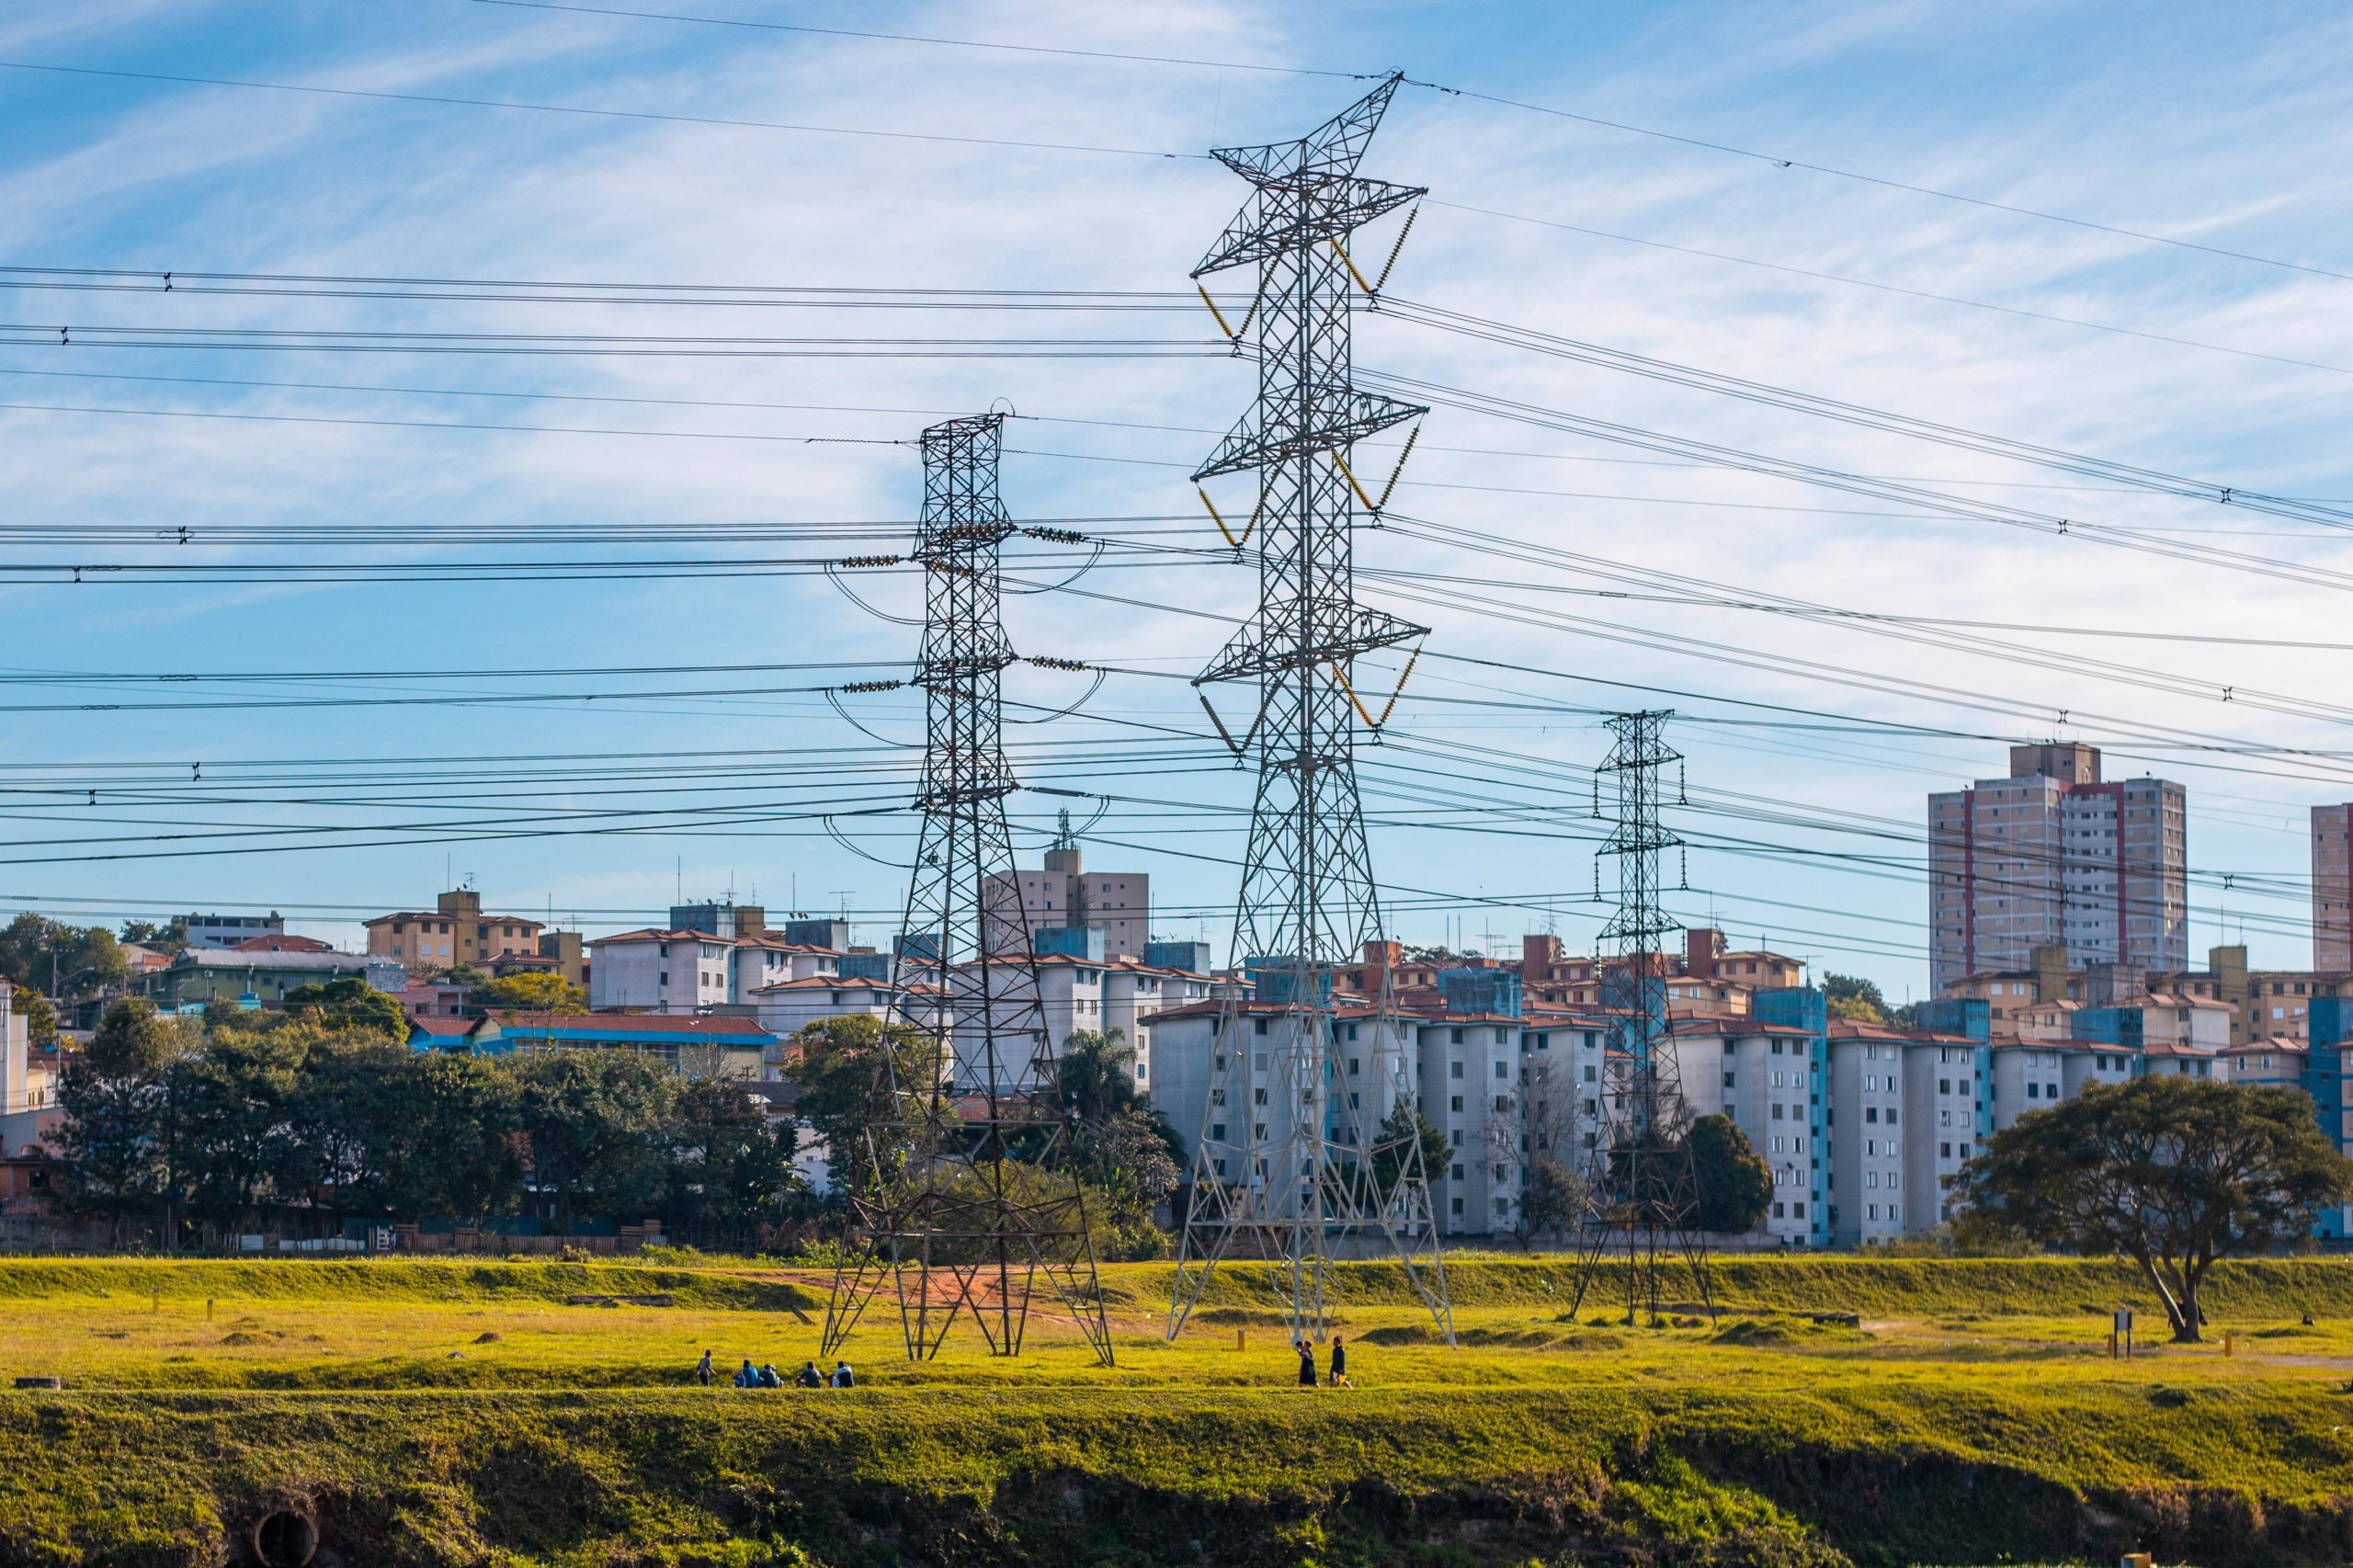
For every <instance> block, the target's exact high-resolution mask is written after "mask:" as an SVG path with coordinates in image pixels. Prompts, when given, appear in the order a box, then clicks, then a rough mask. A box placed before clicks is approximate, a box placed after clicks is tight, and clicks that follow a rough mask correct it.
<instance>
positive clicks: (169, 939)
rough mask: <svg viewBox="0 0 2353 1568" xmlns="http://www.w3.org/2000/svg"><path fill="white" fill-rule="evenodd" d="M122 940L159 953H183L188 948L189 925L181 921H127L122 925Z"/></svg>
mask: <svg viewBox="0 0 2353 1568" xmlns="http://www.w3.org/2000/svg"><path fill="white" fill-rule="evenodd" d="M121 939H122V940H123V941H125V942H136V943H138V944H139V945H140V946H141V947H142V948H153V949H156V950H157V951H159V952H166V953H176V952H181V951H184V950H186V949H187V947H188V925H187V923H186V922H185V921H180V920H174V921H170V922H159V921H154V920H126V921H124V922H123V923H122V934H121Z"/></svg>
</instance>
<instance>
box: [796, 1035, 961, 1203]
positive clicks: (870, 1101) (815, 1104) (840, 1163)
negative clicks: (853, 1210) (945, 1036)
mask: <svg viewBox="0 0 2353 1568" xmlns="http://www.w3.org/2000/svg"><path fill="white" fill-rule="evenodd" d="M886 1051H888V1052H889V1053H890V1057H891V1058H892V1062H894V1064H895V1071H894V1072H892V1073H890V1074H886V1073H885V1066H886V1060H885V1052H886ZM788 1061H789V1062H790V1065H789V1066H788V1067H787V1069H786V1071H787V1072H788V1074H790V1077H791V1079H792V1082H793V1085H794V1086H795V1087H796V1088H797V1089H798V1090H799V1100H798V1103H797V1105H796V1107H795V1108H796V1111H797V1113H798V1114H799V1116H800V1118H801V1120H802V1121H804V1122H806V1123H807V1124H808V1127H809V1131H810V1132H811V1133H812V1134H813V1135H814V1136H815V1137H816V1138H817V1139H819V1140H820V1141H822V1142H824V1145H825V1156H826V1159H827V1162H828V1163H829V1165H831V1167H832V1174H833V1185H834V1187H835V1188H836V1189H837V1190H840V1191H848V1192H855V1191H860V1190H863V1189H864V1188H865V1187H868V1186H869V1185H870V1184H872V1183H874V1182H876V1181H878V1180H881V1179H882V1178H883V1177H884V1176H888V1175H890V1174H892V1173H893V1172H895V1171H896V1170H897V1169H898V1167H899V1165H900V1164H901V1163H902V1162H903V1161H904V1159H905V1158H906V1153H907V1151H906V1146H905V1144H904V1141H898V1142H892V1141H890V1140H889V1139H888V1136H887V1134H886V1133H885V1132H884V1131H883V1130H884V1129H886V1128H887V1127H889V1126H890V1125H891V1124H892V1123H894V1122H904V1121H907V1120H911V1119H913V1118H914V1117H915V1114H916V1113H917V1110H918V1108H919V1106H920V1104H921V1102H922V1100H923V1099H924V1097H925V1085H926V1084H927V1083H929V1082H932V1081H936V1080H937V1079H938V1075H939V1074H941V1073H942V1072H943V1071H945V1069H946V1065H947V1063H946V1059H945V1056H944V1054H943V1052H942V1050H941V1047H940V1043H939V1041H938V1039H937V1038H935V1037H933V1036H931V1035H928V1034H925V1033H924V1032H922V1031H921V1030H918V1029H911V1028H905V1027H904V1026H895V1025H894V1026H892V1028H888V1029H885V1028H883V1025H882V1021H881V1019H879V1018H874V1017H867V1016H865V1015H863V1014H858V1015H852V1016H849V1017H838V1018H820V1019H818V1020H817V1021H816V1022H814V1023H811V1024H805V1025H803V1026H802V1027H801V1028H800V1030H799V1031H797V1032H796V1033H795V1034H794V1035H793V1037H792V1040H791V1042H790V1050H789V1056H788ZM894 1085H895V1087H894ZM878 1158H879V1160H880V1165H879V1167H878V1165H877V1160H878Z"/></svg>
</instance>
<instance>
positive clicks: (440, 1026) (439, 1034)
mask: <svg viewBox="0 0 2353 1568" xmlns="http://www.w3.org/2000/svg"><path fill="white" fill-rule="evenodd" d="M478 1021H479V1020H477V1019H474V1018H451V1017H441V1016H439V1015H438V1014H431V1013H428V1014H425V1015H422V1016H420V1017H413V1018H411V1019H410V1020H409V1027H410V1028H412V1029H421V1030H423V1031H424V1032H425V1033H426V1034H429V1035H431V1036H433V1037H434V1038H435V1039H437V1040H457V1039H459V1038H460V1037H461V1036H463V1035H464V1034H466V1032H467V1031H469V1030H470V1029H472V1028H473V1027H474V1025H475V1023H477V1022H478Z"/></svg>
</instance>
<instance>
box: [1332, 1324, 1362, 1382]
mask: <svg viewBox="0 0 2353 1568" xmlns="http://www.w3.org/2000/svg"><path fill="white" fill-rule="evenodd" d="M1332 1386H1333V1387H1334V1388H1336V1389H1352V1388H1354V1387H1356V1386H1357V1385H1356V1384H1354V1383H1352V1382H1350V1381H1348V1347H1347V1346H1345V1345H1343V1344H1341V1343H1340V1336H1339V1335H1333V1336H1332Z"/></svg>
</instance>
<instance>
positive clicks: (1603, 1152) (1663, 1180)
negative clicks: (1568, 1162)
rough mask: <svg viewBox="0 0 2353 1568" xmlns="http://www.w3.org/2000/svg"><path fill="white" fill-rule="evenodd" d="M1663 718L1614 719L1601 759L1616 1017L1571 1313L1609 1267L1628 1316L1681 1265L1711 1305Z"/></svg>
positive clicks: (1650, 1304) (1607, 945) (1606, 947)
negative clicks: (1668, 890) (1673, 943)
mask: <svg viewBox="0 0 2353 1568" xmlns="http://www.w3.org/2000/svg"><path fill="white" fill-rule="evenodd" d="M1671 717H1673V715H1672V714H1670V713H1665V712H1648V713H1620V714H1619V715H1617V716H1616V717H1615V718H1613V719H1611V720H1610V721H1609V728H1610V732H1611V733H1613V734H1615V735H1616V736H1617V744H1615V745H1614V746H1612V747H1611V748H1610V753H1609V760H1608V761H1607V762H1605V763H1604V764H1602V766H1601V768H1600V772H1603V773H1607V774H1608V775H1610V776H1611V778H1613V780H1614V781H1615V784H1616V790H1617V804H1618V825H1617V827H1616V829H1615V830H1614V831H1613V832H1612V833H1611V834H1610V835H1609V837H1608V840H1607V841H1606V842H1605V843H1604V844H1603V846H1602V848H1601V853H1603V854H1605V855H1613V856H1615V857H1617V859H1618V913H1617V914H1616V915H1613V916H1611V917H1610V920H1609V924H1608V925H1607V926H1603V927H1602V930H1601V938H1600V943H1599V946H1600V949H1601V950H1602V952H1603V953H1604V954H1605V955H1606V954H1608V952H1610V950H1611V949H1615V952H1616V955H1617V957H1616V962H1615V964H1614V965H1612V966H1609V967H1608V968H1606V969H1605V971H1604V972H1605V975H1607V976H1608V981H1607V983H1605V985H1604V988H1603V992H1602V999H1603V1002H1604V1004H1605V1005H1606V1006H1610V1007H1611V1008H1612V1010H1613V1012H1614V1014H1615V1017H1614V1018H1613V1020H1612V1023H1611V1025H1610V1029H1609V1034H1608V1049H1607V1050H1606V1051H1604V1052H1603V1063H1604V1064H1603V1067H1602V1096H1601V1103H1600V1117H1599V1125H1598V1126H1597V1128H1596V1130H1595V1134H1596V1135H1595V1138H1594V1148H1593V1150H1592V1153H1591V1155H1590V1157H1589V1158H1588V1159H1587V1161H1586V1171H1585V1173H1584V1176H1585V1184H1586V1219H1585V1234H1584V1238H1583V1241H1584V1245H1583V1249H1582V1252H1583V1256H1581V1257H1580V1259H1579V1262H1578V1267H1577V1277H1576V1284H1575V1286H1574V1290H1573V1291H1572V1293H1571V1299H1570V1302H1569V1312H1570V1313H1571V1314H1572V1315H1574V1313H1575V1312H1576V1311H1577V1309H1578V1307H1580V1306H1581V1305H1583V1304H1584V1301H1585V1298H1586V1292H1587V1291H1589V1290H1593V1289H1594V1288H1595V1287H1596V1285H1597V1282H1598V1280H1599V1279H1600V1278H1601V1277H1602V1275H1603V1274H1604V1273H1605V1272H1606V1271H1607V1270H1608V1269H1611V1268H1617V1267H1622V1269H1623V1271H1624V1277H1625V1286H1626V1321H1627V1322H1628V1323H1630V1324H1631V1323H1632V1322H1634V1321H1635V1320H1636V1318H1637V1317H1638V1316H1639V1315H1640V1314H1641V1313H1642V1312H1644V1311H1647V1312H1649V1313H1650V1314H1651V1316H1652V1317H1653V1318H1656V1317H1657V1316H1658V1314H1659V1303H1660V1301H1661V1298H1662V1290H1663V1288H1664V1286H1665V1283H1666V1278H1665V1277H1666V1276H1667V1274H1669V1273H1670V1272H1672V1271H1674V1270H1676V1269H1677V1268H1678V1267H1688V1270H1689V1278H1690V1285H1691V1288H1692V1290H1693V1291H1694V1292H1696V1293H1697V1295H1698V1297H1699V1304H1700V1305H1701V1306H1702V1307H1703V1308H1704V1309H1706V1310H1707V1311H1708V1312H1710V1314H1711V1315H1712V1314H1713V1312H1714V1295H1713V1292H1712V1290H1711V1281H1710V1278H1709V1270H1708V1252H1707V1239H1706V1237H1705V1235H1704V1234H1703V1233H1701V1231H1700V1229H1699V1180H1698V1175H1697V1172H1696V1171H1695V1169H1694V1167H1693V1165H1692V1160H1691V1152H1690V1149H1689V1147H1688V1144H1687V1143H1686V1142H1685V1134H1686V1133H1688V1131H1689V1130H1690V1121H1691V1118H1690V1112H1689V1109H1688V1107H1687V1106H1686V1104H1685V1103H1684V1099H1683V1079H1682V1074H1681V1071H1680V1068H1679V1066H1678V1062H1677V1051H1676V1050H1675V1049H1674V1046H1673V1043H1672V1041H1671V1040H1669V1022H1668V1017H1667V1006H1666V976H1667V968H1668V965H1667V958H1666V951H1665V938H1666V937H1668V936H1670V935H1672V934H1673V933H1674V932H1676V931H1678V930H1680V929H1681V928H1682V927H1681V926H1678V925H1677V923H1676V922H1675V921H1674V920H1673V919H1671V918H1669V917H1668V915H1667V914H1666V911H1665V907H1664V906H1663V904H1662V903H1661V900H1660V874H1659V866H1660V857H1661V856H1662V855H1663V854H1664V853H1665V851H1667V850H1669V849H1679V848H1681V847H1682V846H1683V840H1682V839H1680V838H1678V837H1677V836H1676V835H1675V834H1674V833H1672V832H1671V831H1669V830H1668V829H1667V828H1666V826H1665V824H1663V823H1661V822H1660V820H1659V806H1660V804H1661V800H1660V796H1661V790H1660V782H1661V777H1662V774H1663V771H1664V769H1665V767H1666V765H1667V764H1668V763H1680V762H1681V761H1682V760H1683V757H1682V754H1681V753H1679V752H1677V751H1675V750H1673V749H1672V748H1670V747H1669V746H1668V745H1667V744H1666V740H1665V730H1666V722H1667V720H1668V719H1670V718H1671ZM1597 792H1598V791H1597Z"/></svg>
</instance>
